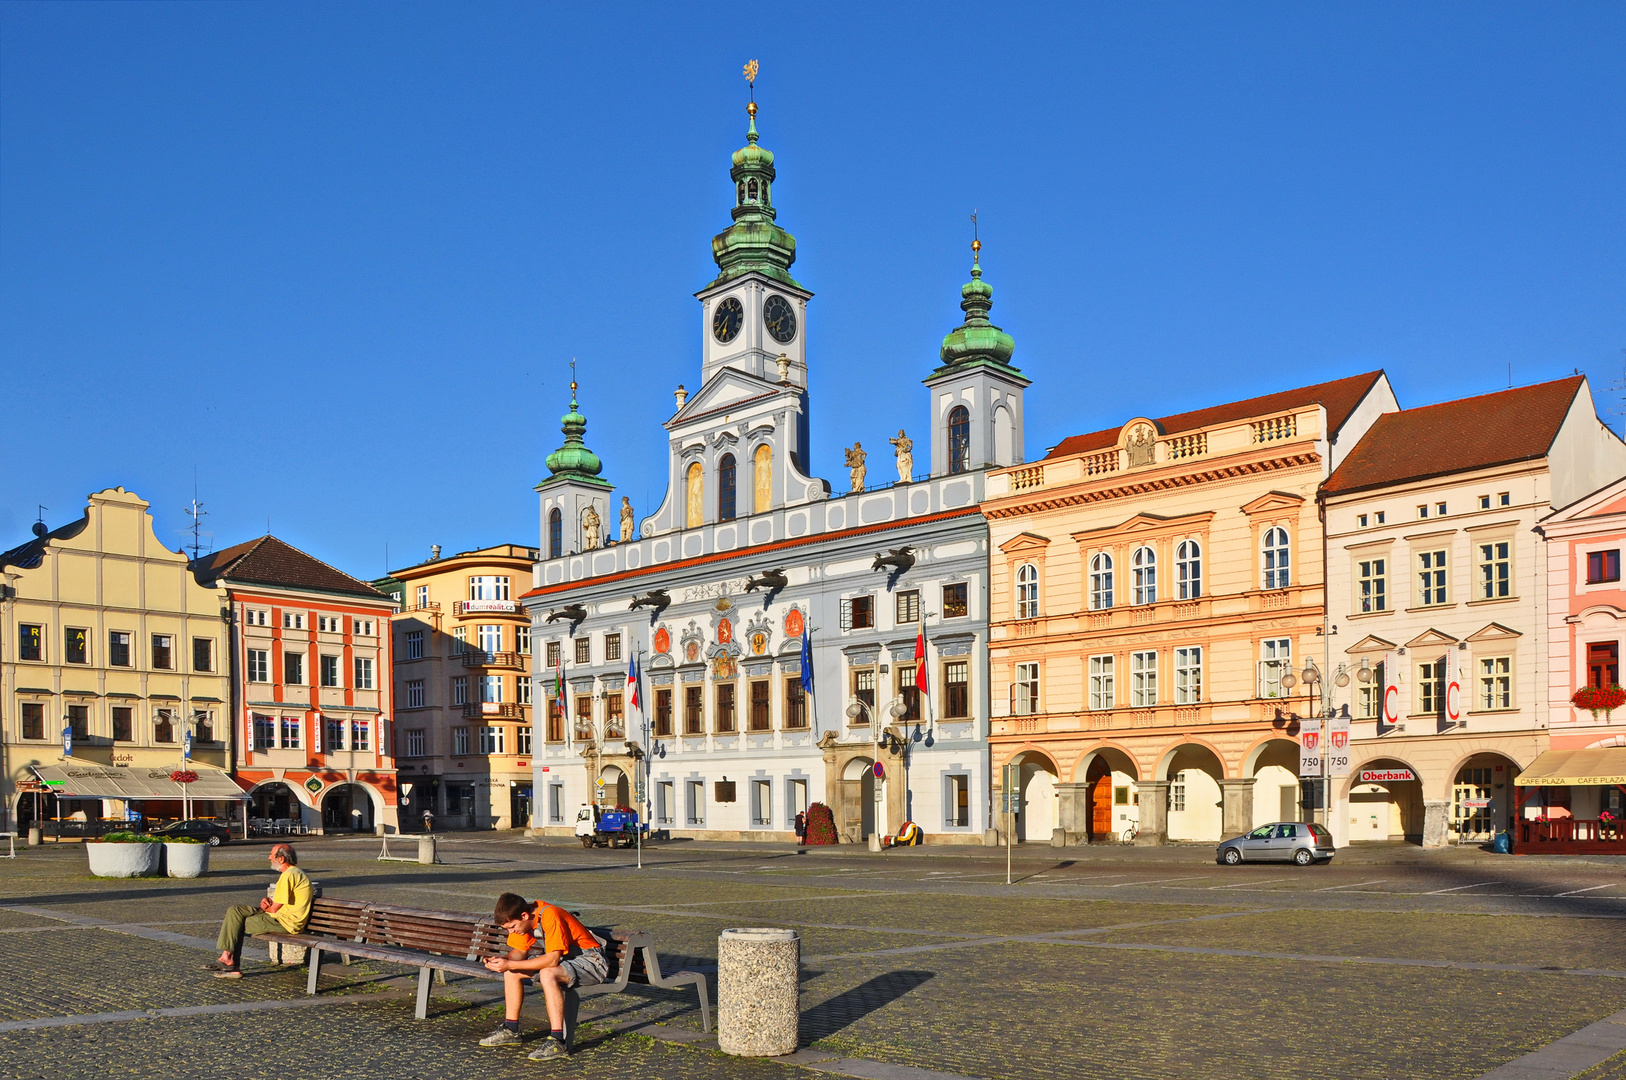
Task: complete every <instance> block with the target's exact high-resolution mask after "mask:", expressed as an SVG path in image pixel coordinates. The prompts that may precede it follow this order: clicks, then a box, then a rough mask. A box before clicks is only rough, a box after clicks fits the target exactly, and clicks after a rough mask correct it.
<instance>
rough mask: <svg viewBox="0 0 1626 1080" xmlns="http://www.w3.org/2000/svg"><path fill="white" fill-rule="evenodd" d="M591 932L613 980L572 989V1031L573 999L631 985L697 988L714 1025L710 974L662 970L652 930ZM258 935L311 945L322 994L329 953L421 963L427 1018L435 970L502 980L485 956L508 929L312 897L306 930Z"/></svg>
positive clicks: (494, 951) (503, 950)
mask: <svg viewBox="0 0 1626 1080" xmlns="http://www.w3.org/2000/svg"><path fill="white" fill-rule="evenodd" d="M589 929H591V930H592V931H593V932H594V933H595V934H597V935H598V936H599V937H600V938H603V939H604V940H605V941H606V942H607V944H606V945H605V947H604V959H605V960H606V961H607V962H608V965H609V969H610V970H609V977H608V978H607V979H606V980H605V981H604V982H603V983H600V984H599V985H597V986H584V987H576V988H572V989H571V990H570V991H569V992H568V993H567V994H566V1013H567V1017H568V1019H567V1025H568V1029H569V1030H570V1033H571V1034H574V1029H575V1026H576V1025H575V1012H576V1009H575V1005H576V1000H575V999H579V998H582V997H590V996H592V995H594V994H616V993H620V992H621V991H623V990H625V989H626V988H627V986H628V984H629V983H632V984H638V985H642V986H655V987H660V988H662V989H668V990H669V989H674V988H677V987H682V986H691V985H692V986H693V987H694V988H695V991H696V992H697V993H698V994H699V995H700V1022H701V1025H702V1027H703V1028H704V1030H706V1031H710V1030H711V1002H710V1000H709V999H708V997H707V994H706V977H705V976H704V975H702V974H700V973H699V972H696V971H674V972H672V973H670V974H668V973H666V972H663V971H662V970H661V961H660V956H659V955H658V954H657V953H656V951H655V942H654V940H653V939H652V938H650V936H649V935H648V934H644V933H640V932H637V931H631V932H629V931H625V930H615V929H612V928H609V927H596V926H595V927H589ZM254 936H255V938H256V939H258V940H260V941H275V942H282V943H284V944H288V945H302V946H304V947H305V949H306V950H308V952H309V962H310V976H309V978H308V979H307V980H306V983H305V992H306V993H307V994H314V993H316V980H317V977H318V976H319V975H320V974H321V970H322V954H323V953H324V952H326V953H333V954H334V955H336V956H340V957H342V958H344V962H345V963H349V962H350V960H349V958H350V957H353V956H354V957H360V958H362V959H364V960H378V961H382V962H384V963H389V964H404V965H406V966H408V967H415V968H417V969H418V1008H417V1017H418V1019H419V1020H423V1019H426V1018H427V1017H428V1015H429V986H430V980H431V978H433V977H434V975H435V974H436V973H437V972H438V973H439V974H440V977H441V981H443V982H444V981H445V975H446V973H447V972H452V973H454V974H457V975H467V976H469V977H471V978H476V979H493V980H496V981H498V982H500V981H502V973H501V972H497V971H492V970H490V969H489V968H487V967H486V966H485V964H483V963H481V961H482V960H484V959H485V958H486V957H488V956H503V955H506V954H507V953H508V934H507V932H506V931H505V930H503V928H502V927H500V926H498V925H497V924H496V923H495V922H494V921H492V919H491V917H490V916H473V915H467V914H462V913H459V912H455V911H435V910H432V909H429V908H411V907H397V906H394V905H390V904H374V903H368V902H366V901H361V900H331V899H327V898H325V897H319V898H317V899H315V900H313V901H312V902H311V917H310V921H309V922H308V923H306V925H305V932H304V933H302V934H255V935H254Z"/></svg>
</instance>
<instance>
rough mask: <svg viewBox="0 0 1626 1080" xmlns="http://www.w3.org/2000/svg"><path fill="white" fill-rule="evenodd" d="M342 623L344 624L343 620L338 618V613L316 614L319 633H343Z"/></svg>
mask: <svg viewBox="0 0 1626 1080" xmlns="http://www.w3.org/2000/svg"><path fill="white" fill-rule="evenodd" d="M342 625H343V622H342V620H340V619H339V618H338V616H336V615H321V614H318V615H317V616H316V629H317V632H318V633H323V634H337V633H341V632H342V631H341V627H342Z"/></svg>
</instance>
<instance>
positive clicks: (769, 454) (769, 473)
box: [751, 443, 773, 514]
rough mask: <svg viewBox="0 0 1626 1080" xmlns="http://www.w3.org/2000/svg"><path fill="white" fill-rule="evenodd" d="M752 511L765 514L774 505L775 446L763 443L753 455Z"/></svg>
mask: <svg viewBox="0 0 1626 1080" xmlns="http://www.w3.org/2000/svg"><path fill="white" fill-rule="evenodd" d="M751 489H752V497H751V512H752V513H753V514H765V513H767V512H768V510H769V509H770V508H771V507H772V506H773V447H771V446H769V445H768V444H767V443H763V444H762V445H761V446H759V447H757V449H756V453H754V454H752V455H751Z"/></svg>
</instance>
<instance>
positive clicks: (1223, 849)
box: [1214, 821, 1338, 866]
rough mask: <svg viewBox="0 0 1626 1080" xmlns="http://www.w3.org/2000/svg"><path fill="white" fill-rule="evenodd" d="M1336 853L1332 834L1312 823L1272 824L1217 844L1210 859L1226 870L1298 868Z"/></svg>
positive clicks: (1330, 857) (1274, 822) (1327, 860)
mask: <svg viewBox="0 0 1626 1080" xmlns="http://www.w3.org/2000/svg"><path fill="white" fill-rule="evenodd" d="M1337 853H1338V852H1337V849H1336V848H1334V847H1333V846H1332V834H1331V833H1329V832H1328V831H1327V830H1326V828H1325V827H1323V826H1321V825H1317V824H1316V823H1315V822H1313V821H1273V822H1271V823H1270V824H1269V825H1261V826H1259V827H1258V828H1257V829H1255V830H1253V832H1251V833H1248V834H1247V835H1245V836H1238V837H1236V838H1234V839H1231V840H1227V841H1225V843H1223V844H1221V845H1220V846H1219V848H1218V849H1217V850H1216V851H1215V852H1214V859H1215V861H1217V862H1221V863H1224V864H1225V865H1226V866H1235V865H1236V864H1237V863H1243V862H1292V863H1296V864H1298V865H1299V866H1309V865H1310V864H1311V863H1318V862H1331V861H1332V857H1333V856H1334V855H1336V854H1337Z"/></svg>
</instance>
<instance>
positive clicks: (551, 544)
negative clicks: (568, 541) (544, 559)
mask: <svg viewBox="0 0 1626 1080" xmlns="http://www.w3.org/2000/svg"><path fill="white" fill-rule="evenodd" d="M564 553H565V515H564V514H562V513H560V512H559V508H558V507H557V506H555V507H554V508H553V509H552V510H549V511H548V558H550V559H557V558H558V557H559V556H561V555H563V554H564Z"/></svg>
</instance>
